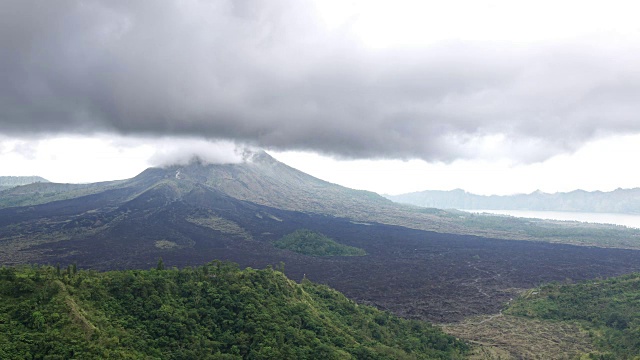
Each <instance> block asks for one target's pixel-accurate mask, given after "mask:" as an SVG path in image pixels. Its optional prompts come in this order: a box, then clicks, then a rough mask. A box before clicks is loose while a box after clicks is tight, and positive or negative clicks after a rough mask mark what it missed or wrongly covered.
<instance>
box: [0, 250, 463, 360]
mask: <svg viewBox="0 0 640 360" xmlns="http://www.w3.org/2000/svg"><path fill="white" fill-rule="evenodd" d="M280 270H282V269H277V270H274V269H272V268H267V269H265V270H254V269H251V268H247V269H244V270H240V269H239V268H238V266H237V265H235V264H233V263H225V262H218V261H216V262H212V263H209V264H207V265H205V266H202V267H197V268H185V269H181V270H178V269H175V268H174V269H170V270H165V269H164V265H163V264H162V262H161V261H160V262H159V263H158V267H157V269H153V270H127V271H112V272H104V273H100V272H95V271H81V270H76V268H75V266H70V267H68V268H65V269H60V268H59V267H52V266H25V267H20V268H4V267H3V268H2V269H1V270H0V358H1V359H71V358H77V359H87V358H105V359H107V358H108V359H141V358H143V359H432V358H433V359H457V358H463V357H464V354H465V353H466V352H467V351H468V347H467V345H466V344H464V343H463V342H461V341H459V340H457V339H455V338H454V337H452V336H449V335H446V334H444V333H443V332H442V331H441V330H440V329H439V328H436V327H433V326H432V325H430V324H428V323H425V322H418V321H410V320H404V319H400V318H398V317H395V316H393V315H390V314H389V313H385V312H381V311H379V310H376V309H375V308H372V307H368V306H363V305H357V304H356V303H355V302H353V301H351V300H349V299H347V298H345V297H344V296H343V295H342V294H340V293H339V292H337V291H335V290H332V289H330V288H328V287H327V286H324V285H318V284H314V283H311V282H310V281H308V280H306V279H305V280H303V281H302V283H301V284H297V283H295V282H293V281H291V280H289V279H287V278H286V277H285V275H284V274H283V273H282V272H281V271H280Z"/></svg>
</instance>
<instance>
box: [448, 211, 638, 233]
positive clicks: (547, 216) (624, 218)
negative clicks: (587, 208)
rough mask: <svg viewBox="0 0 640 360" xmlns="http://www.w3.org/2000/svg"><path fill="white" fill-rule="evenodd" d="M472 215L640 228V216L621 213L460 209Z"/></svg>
mask: <svg viewBox="0 0 640 360" xmlns="http://www.w3.org/2000/svg"><path fill="white" fill-rule="evenodd" d="M458 210H460V211H464V212H470V213H477V214H481V213H487V214H494V215H507V216H513V217H520V218H534V219H544V220H559V221H580V222H586V223H596V224H611V225H622V226H627V227H632V228H640V215H633V214H621V213H596V212H576V211H540V210H485V209H458Z"/></svg>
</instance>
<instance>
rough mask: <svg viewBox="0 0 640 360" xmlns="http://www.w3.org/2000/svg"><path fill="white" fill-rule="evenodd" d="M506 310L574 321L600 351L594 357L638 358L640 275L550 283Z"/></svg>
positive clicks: (528, 315) (538, 316) (531, 315)
mask: <svg viewBox="0 0 640 360" xmlns="http://www.w3.org/2000/svg"><path fill="white" fill-rule="evenodd" d="M505 313H508V314H512V315H518V316H526V317H530V318H539V319H551V320H558V321H576V322H578V323H579V324H580V325H581V326H582V327H583V328H584V329H586V330H587V331H588V332H589V335H590V336H591V337H592V338H593V340H594V341H593V342H594V344H595V345H596V347H597V348H599V349H600V352H599V353H598V354H597V355H596V354H592V355H591V357H592V358H596V359H640V274H630V275H626V276H621V277H616V278H611V279H607V280H596V281H587V282H582V283H578V284H557V283H556V284H549V285H546V286H543V287H541V288H539V289H536V290H533V291H530V292H529V293H527V294H526V295H525V296H523V297H521V298H520V299H518V300H516V301H515V302H514V303H512V305H511V306H510V307H509V309H508V310H507V311H505Z"/></svg>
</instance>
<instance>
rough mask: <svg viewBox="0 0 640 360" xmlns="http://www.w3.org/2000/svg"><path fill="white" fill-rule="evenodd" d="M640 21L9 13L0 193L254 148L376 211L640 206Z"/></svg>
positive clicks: (622, 9)
mask: <svg viewBox="0 0 640 360" xmlns="http://www.w3.org/2000/svg"><path fill="white" fill-rule="evenodd" d="M639 10H640V9H638V5H637V4H636V3H635V2H633V1H610V2H607V3H606V4H605V3H603V2H595V1H593V2H589V1H586V2H585V1H579V2H578V1H566V2H562V3H557V2H550V1H539V2H535V3H532V2H513V1H487V2H482V3H478V2H473V1H451V2H447V3H446V4H439V3H432V2H427V3H425V2H415V1H400V2H399V1H394V2H390V1H374V2H372V1H351V2H348V3H345V2H341V1H296V2H287V1H269V2H251V1H231V0H228V1H211V2H201V1H166V2H161V3H156V2H153V3H150V2H135V1H131V2H123V3H120V2H117V3H114V2H110V1H100V0H92V1H72V0H67V1H58V2H39V1H24V0H17V1H4V2H2V4H0V17H1V18H2V21H0V46H1V47H2V49H3V55H2V57H0V71H1V72H2V73H3V74H5V76H4V78H3V81H2V82H1V83H0V164H1V165H2V166H0V175H40V176H43V177H45V178H48V179H49V180H52V181H60V182H90V181H99V180H110V179H116V178H126V177H131V176H134V175H136V174H137V173H139V172H141V171H142V170H144V168H146V167H148V166H154V165H163V164H166V163H167V162H178V163H179V162H184V161H185V159H189V158H190V157H192V156H194V155H195V156H199V157H200V158H202V159H208V160H207V161H211V162H234V161H240V160H239V158H238V155H237V149H238V148H243V147H246V146H249V147H260V148H264V149H266V150H268V151H269V152H270V153H271V154H273V155H274V156H275V157H276V158H278V159H279V160H282V161H284V162H285V163H288V164H289V165H291V166H294V167H296V168H299V169H300V170H303V171H305V172H308V173H310V174H312V175H314V176H317V177H320V178H323V179H325V180H328V181H332V182H336V183H340V184H342V185H346V186H349V187H354V188H359V189H367V190H373V191H377V192H380V193H391V194H393V193H401V192H408V191H417V190H424V189H452V188H464V189H465V190H468V191H471V192H475V193H479V194H491V193H495V194H508V193H517V192H531V191H534V190H536V189H540V190H543V191H547V192H555V191H569V190H573V189H576V188H582V189H585V190H604V191H607V190H613V189H615V188H617V187H625V188H626V187H637V186H640V185H639V184H638V180H637V179H638V178H639V177H638V171H637V170H636V166H635V165H634V164H635V156H636V154H638V153H640V141H639V140H640V119H638V114H640V101H638V100H639V99H640V73H638V70H637V64H638V63H640V46H639V45H640V25H638V23H637V19H636V18H635V15H636V14H638V13H639V12H640V11H639ZM186 161H188V160H186Z"/></svg>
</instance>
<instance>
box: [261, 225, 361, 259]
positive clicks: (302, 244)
mask: <svg viewBox="0 0 640 360" xmlns="http://www.w3.org/2000/svg"><path fill="white" fill-rule="evenodd" d="M273 245H274V246H275V247H277V248H278V249H287V250H291V251H295V252H297V253H300V254H304V255H311V256H364V255H367V252H366V251H364V250H362V249H360V248H356V247H353V246H348V245H344V244H340V243H338V242H336V241H335V240H333V239H331V238H329V237H327V236H326V235H324V234H320V233H317V232H313V231H311V230H307V229H299V230H296V231H294V232H292V233H291V234H288V235H285V236H284V237H282V238H281V239H279V240H278V241H276V242H274V244H273Z"/></svg>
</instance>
